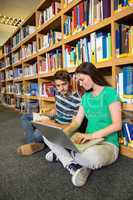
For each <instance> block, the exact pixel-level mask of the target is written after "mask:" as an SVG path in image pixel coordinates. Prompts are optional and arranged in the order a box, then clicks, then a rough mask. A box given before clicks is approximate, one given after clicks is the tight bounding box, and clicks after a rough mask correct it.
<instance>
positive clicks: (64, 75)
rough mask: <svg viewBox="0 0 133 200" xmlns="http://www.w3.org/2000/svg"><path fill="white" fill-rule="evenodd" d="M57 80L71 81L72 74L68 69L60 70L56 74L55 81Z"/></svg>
mask: <svg viewBox="0 0 133 200" xmlns="http://www.w3.org/2000/svg"><path fill="white" fill-rule="evenodd" d="M56 80H61V81H67V82H70V75H69V73H68V72H67V71H66V70H59V71H57V72H56V73H55V75H54V81H56Z"/></svg>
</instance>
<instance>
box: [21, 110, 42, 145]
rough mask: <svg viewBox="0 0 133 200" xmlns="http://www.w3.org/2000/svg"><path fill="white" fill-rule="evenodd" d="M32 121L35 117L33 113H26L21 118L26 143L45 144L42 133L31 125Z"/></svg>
mask: <svg viewBox="0 0 133 200" xmlns="http://www.w3.org/2000/svg"><path fill="white" fill-rule="evenodd" d="M32 120H33V115H32V114H31V113H30V114H29V113H26V114H24V115H22V117H21V125H22V128H23V129H24V131H25V137H26V143H28V144H29V143H32V142H37V143H44V142H43V137H42V134H41V132H40V131H39V130H38V129H36V128H35V127H34V126H33V124H32V123H31V121H32Z"/></svg>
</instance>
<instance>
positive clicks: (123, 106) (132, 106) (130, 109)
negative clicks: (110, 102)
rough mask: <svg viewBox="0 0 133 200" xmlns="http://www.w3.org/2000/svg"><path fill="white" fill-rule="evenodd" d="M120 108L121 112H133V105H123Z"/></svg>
mask: <svg viewBox="0 0 133 200" xmlns="http://www.w3.org/2000/svg"><path fill="white" fill-rule="evenodd" d="M122 108H123V110H127V111H132V112H133V104H126V103H123V105H122Z"/></svg>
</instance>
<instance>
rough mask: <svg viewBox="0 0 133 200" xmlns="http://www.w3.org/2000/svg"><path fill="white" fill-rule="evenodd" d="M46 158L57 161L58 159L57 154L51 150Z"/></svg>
mask: <svg viewBox="0 0 133 200" xmlns="http://www.w3.org/2000/svg"><path fill="white" fill-rule="evenodd" d="M45 159H46V160H47V161H49V162H55V161H58V158H57V156H56V155H55V154H54V153H53V152H52V151H49V152H48V153H47V154H46V155H45Z"/></svg>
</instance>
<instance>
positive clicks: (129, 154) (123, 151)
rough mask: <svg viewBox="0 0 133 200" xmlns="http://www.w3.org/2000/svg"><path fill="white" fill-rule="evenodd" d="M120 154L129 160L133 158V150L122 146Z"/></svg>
mask: <svg viewBox="0 0 133 200" xmlns="http://www.w3.org/2000/svg"><path fill="white" fill-rule="evenodd" d="M120 154H121V155H124V156H127V157H128V158H133V148H132V147H127V146H124V145H121V146H120Z"/></svg>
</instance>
